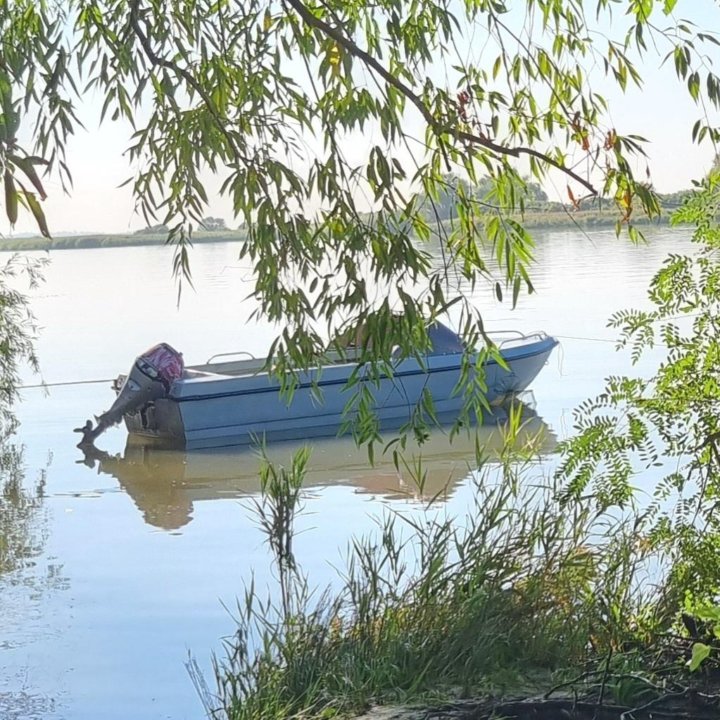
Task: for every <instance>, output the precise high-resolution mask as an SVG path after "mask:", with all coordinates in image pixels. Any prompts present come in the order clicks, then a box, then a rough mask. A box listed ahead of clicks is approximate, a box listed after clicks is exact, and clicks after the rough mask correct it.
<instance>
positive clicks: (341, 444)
mask: <svg viewBox="0 0 720 720" xmlns="http://www.w3.org/2000/svg"><path fill="white" fill-rule="evenodd" d="M519 405H520V407H521V409H522V428H521V430H520V432H519V433H518V436H517V439H516V443H515V448H516V449H522V450H524V451H527V452H528V453H530V454H534V455H535V456H539V455H543V454H547V453H550V452H552V450H553V449H554V447H555V445H556V442H557V439H556V437H555V435H554V434H553V433H552V431H551V430H550V428H549V427H548V425H547V424H546V423H545V422H544V421H543V420H542V418H541V417H540V416H539V415H537V413H536V412H535V411H534V410H533V409H531V408H530V407H528V406H527V405H525V404H524V403H520V404H519ZM506 423H507V415H506V414H505V413H504V411H502V410H500V411H498V413H497V414H496V415H494V416H493V417H491V418H488V419H487V421H486V423H485V424H483V425H480V426H477V427H472V428H470V429H469V430H461V432H459V433H458V434H457V435H456V436H455V437H454V438H453V439H452V441H451V440H450V438H449V429H448V430H443V429H436V430H433V431H431V432H430V435H429V437H428V439H427V440H426V441H425V442H424V443H423V444H422V445H421V446H418V445H417V444H416V443H414V442H411V441H408V444H407V447H406V449H405V451H404V452H403V455H402V457H403V460H401V462H400V463H399V469H398V468H396V467H395V463H394V462H393V456H392V451H388V452H386V453H384V454H383V453H382V451H381V449H377V450H376V453H375V463H374V465H371V463H370V462H369V459H368V452H367V448H365V447H360V448H358V447H357V446H356V445H355V443H354V441H353V440H352V438H350V437H342V438H336V439H321V440H313V441H312V442H311V446H312V454H311V457H310V463H309V466H308V471H307V475H306V479H305V485H306V486H307V487H311V486H314V487H321V486H330V485H347V486H354V487H355V488H357V492H360V493H369V494H373V495H378V496H381V497H383V498H387V499H400V498H407V499H428V498H432V497H435V496H438V495H439V496H440V497H442V495H443V493H450V492H451V491H452V488H453V487H454V486H456V485H457V484H458V483H459V482H460V481H461V480H462V479H463V478H466V477H467V476H468V475H469V473H470V472H472V471H473V470H475V469H477V466H478V463H477V460H476V457H477V456H476V448H478V447H479V448H482V454H483V456H484V457H486V461H487V462H488V463H493V462H499V457H500V453H501V451H502V448H503V445H504V438H505V432H506V431H505V427H506ZM301 446H302V443H298V442H284V443H271V444H269V445H268V446H267V448H266V451H265V452H266V455H267V457H268V458H269V459H270V460H271V461H272V462H274V463H276V464H281V465H285V466H289V464H290V463H291V460H292V456H293V453H294V452H295V451H297V449H298V448H300V447H301ZM82 449H83V452H84V453H85V457H84V459H83V461H81V462H84V463H85V464H86V465H88V466H89V467H93V468H94V467H97V469H98V472H100V473H105V474H108V475H112V476H113V477H115V478H117V480H118V482H119V483H120V486H121V487H122V488H123V490H124V491H125V492H126V493H127V494H128V495H129V496H130V497H131V498H132V499H133V500H134V502H135V504H136V505H137V507H138V509H139V510H140V511H141V512H142V514H143V517H144V519H145V522H147V523H148V524H150V525H153V526H155V527H159V528H163V529H166V530H175V529H178V528H180V527H182V526H183V525H186V524H187V523H189V522H190V521H191V520H192V514H193V505H194V503H195V502H198V501H200V500H219V499H224V498H239V497H243V496H248V495H252V494H257V493H259V492H260V479H259V468H260V462H261V460H260V453H259V451H258V450H256V449H253V448H250V447H248V446H242V447H235V448H222V449H209V450H192V451H187V450H183V449H173V448H170V447H168V446H167V445H159V444H157V443H152V441H150V443H148V440H147V438H143V437H139V436H135V435H130V436H129V437H128V440H127V444H126V446H125V452H124V453H123V454H122V455H112V454H110V453H107V452H104V451H102V450H98V449H97V448H95V447H94V446H85V447H83V448H82ZM418 459H421V464H420V467H421V471H422V474H423V481H422V492H421V491H420V488H419V485H418V482H417V480H416V477H417V467H418Z"/></svg>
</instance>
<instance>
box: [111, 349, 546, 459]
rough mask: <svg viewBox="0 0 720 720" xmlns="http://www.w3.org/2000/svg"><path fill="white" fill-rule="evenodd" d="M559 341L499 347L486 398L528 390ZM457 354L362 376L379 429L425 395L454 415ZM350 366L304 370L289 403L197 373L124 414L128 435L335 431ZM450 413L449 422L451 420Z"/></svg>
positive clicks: (270, 382)
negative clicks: (388, 372)
mask: <svg viewBox="0 0 720 720" xmlns="http://www.w3.org/2000/svg"><path fill="white" fill-rule="evenodd" d="M556 344H557V341H556V340H555V339H554V338H551V337H547V336H543V337H542V338H541V339H539V340H538V341H536V342H533V343H529V344H525V345H520V346H517V347H512V348H509V349H507V350H502V349H501V355H502V358H503V360H504V365H505V366H504V367H503V365H501V364H500V363H498V362H497V361H496V360H492V359H489V360H487V361H486V362H485V363H484V370H485V384H486V390H485V393H484V394H485V397H486V398H487V400H488V402H489V403H491V404H497V403H499V402H502V401H503V400H505V399H506V398H507V397H508V396H511V395H514V394H516V393H519V392H522V391H523V390H525V389H526V388H527V387H528V385H529V384H530V383H531V382H532V380H533V379H534V378H535V377H536V376H537V374H538V373H539V372H540V370H541V369H542V367H543V365H544V364H545V363H546V362H547V359H548V357H549V355H550V353H551V352H552V350H553V348H554V347H555V345H556ZM462 358H463V356H462V354H461V353H453V354H446V355H434V356H429V357H428V358H427V360H426V364H425V366H424V367H421V366H420V365H419V363H418V362H417V361H415V360H412V359H408V360H404V361H402V362H400V363H398V364H397V365H396V366H395V368H394V372H393V375H392V377H381V378H380V379H377V380H372V379H369V378H364V379H363V378H361V379H360V381H359V382H360V383H363V384H364V385H365V386H366V389H367V390H369V392H370V394H371V395H372V398H373V404H374V411H375V413H376V415H377V417H378V420H379V422H380V426H381V429H385V430H389V429H392V428H397V427H400V426H401V425H402V424H403V423H405V422H407V421H408V420H410V418H411V413H412V411H413V409H414V408H415V406H416V404H417V403H418V401H419V400H420V399H421V398H422V396H423V393H424V392H425V391H429V393H430V394H431V397H432V399H433V405H434V408H435V411H436V414H437V415H438V416H440V417H442V418H443V419H444V420H446V421H447V420H453V419H454V417H456V416H457V414H458V413H459V411H460V410H461V408H462V407H463V404H464V402H465V397H464V395H463V394H462V393H459V392H458V381H459V380H460V377H461V368H462ZM355 368H356V366H355V365H354V364H342V365H330V366H327V367H324V368H323V369H322V371H321V372H314V373H304V374H300V375H299V377H298V383H297V386H296V388H295V391H294V393H293V396H292V399H291V401H290V402H288V401H287V400H286V399H284V398H283V397H281V395H280V392H279V384H278V382H277V381H276V380H274V379H273V378H272V377H270V376H269V375H268V374H267V373H265V372H259V373H254V374H249V375H241V376H232V375H223V374H216V373H198V375H197V376H194V377H188V378H183V379H182V380H179V381H176V382H175V383H174V384H173V386H172V387H171V390H170V393H169V396H168V397H166V398H161V399H157V400H155V401H154V403H152V404H151V405H149V406H146V407H145V408H143V409H141V410H139V411H137V412H134V413H132V414H127V415H126V416H125V422H126V425H127V428H128V430H129V431H130V432H131V433H136V434H138V435H143V436H149V437H157V438H163V439H165V440H172V441H174V442H176V443H178V444H184V445H185V447H188V448H192V447H203V448H205V447H223V446H227V445H241V444H247V443H250V442H253V441H254V440H255V439H257V438H264V439H266V440H295V439H303V438H310V437H327V436H333V435H336V434H338V432H339V430H340V428H341V427H342V425H343V423H344V421H345V420H347V419H348V415H347V412H348V411H347V405H348V402H349V401H350V400H351V398H352V396H353V394H354V393H355V392H356V391H357V387H358V386H357V385H355V386H354V387H348V386H347V381H348V378H349V377H350V375H351V373H352V371H353V370H354V369H355ZM453 416H454V417H453Z"/></svg>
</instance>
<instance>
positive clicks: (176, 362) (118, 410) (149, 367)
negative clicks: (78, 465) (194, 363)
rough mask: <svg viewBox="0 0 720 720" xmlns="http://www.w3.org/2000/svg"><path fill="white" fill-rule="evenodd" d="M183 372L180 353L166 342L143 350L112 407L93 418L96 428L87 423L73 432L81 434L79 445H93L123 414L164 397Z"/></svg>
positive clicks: (89, 422)
mask: <svg viewBox="0 0 720 720" xmlns="http://www.w3.org/2000/svg"><path fill="white" fill-rule="evenodd" d="M184 369H185V364H184V362H183V356H182V353H179V352H178V351H177V350H175V349H174V348H172V347H170V345H168V344H167V343H160V344H159V345H155V346H154V347H152V348H150V349H149V350H147V351H145V352H144V353H143V354H142V355H140V356H139V357H138V358H136V360H135V362H134V363H133V366H132V368H131V369H130V372H129V373H128V375H127V377H125V379H124V381H123V383H122V385H121V386H120V389H119V390H118V396H117V398H116V400H115V402H114V403H113V404H112V407H111V408H110V409H109V410H107V411H106V412H104V413H102V414H101V415H100V416H99V417H96V418H95V419H96V420H97V426H96V427H95V428H93V427H92V422H91V421H90V420H88V421H87V423H86V424H85V426H84V427H82V428H76V429H75V431H76V432H80V433H82V435H83V438H82V440H81V441H80V443H79V444H80V445H87V444H88V443H92V442H93V440H95V438H96V437H97V436H98V435H100V433H102V432H104V431H105V430H106V429H107V428H109V427H111V426H112V425H116V424H117V423H119V422H120V421H121V420H122V418H123V415H125V414H126V413H132V412H135V411H136V410H138V409H139V408H141V407H143V406H144V405H146V404H147V403H149V402H151V401H152V400H156V399H157V398H161V397H164V396H165V395H167V393H168V392H169V390H170V385H171V384H172V382H173V381H174V380H177V379H178V378H180V377H181V376H182V374H183V370H184Z"/></svg>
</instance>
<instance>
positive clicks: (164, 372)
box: [140, 343, 185, 385]
mask: <svg viewBox="0 0 720 720" xmlns="http://www.w3.org/2000/svg"><path fill="white" fill-rule="evenodd" d="M140 357H141V358H142V359H143V360H145V362H147V363H148V364H149V365H152V366H153V367H154V368H155V369H156V370H157V373H158V377H159V378H160V379H161V380H162V381H163V382H164V383H165V384H166V385H169V384H170V383H171V382H172V381H173V380H177V379H178V378H179V377H181V376H182V374H183V370H184V369H185V363H184V362H183V356H182V353H179V352H178V351H177V350H175V348H172V347H170V345H168V344H167V343H160V344H159V345H155V347H151V348H150V349H149V350H146V351H145V352H144V353H143V354H142V355H141V356H140Z"/></svg>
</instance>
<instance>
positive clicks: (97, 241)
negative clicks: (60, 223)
mask: <svg viewBox="0 0 720 720" xmlns="http://www.w3.org/2000/svg"><path fill="white" fill-rule="evenodd" d="M689 192H690V191H680V192H676V193H672V194H666V195H659V198H660V201H661V204H662V208H663V213H662V215H660V217H658V218H653V219H650V218H648V217H644V216H637V217H633V223H634V224H636V225H639V224H642V225H666V224H667V223H668V221H669V217H670V214H671V213H672V211H673V210H675V209H677V208H678V207H679V206H680V205H681V204H682V201H683V199H684V198H685V197H686V196H687V195H688V194H689ZM545 197H546V196H545V194H544V193H542V194H540V193H538V195H537V196H536V197H534V198H533V197H530V198H529V199H528V202H527V204H526V206H525V212H524V213H523V215H522V216H521V217H520V216H519V217H518V219H521V220H522V222H523V225H524V226H525V227H526V228H527V229H528V230H539V229H548V230H554V229H556V230H571V229H573V228H577V229H581V230H588V229H592V228H615V226H616V224H617V219H618V214H617V208H616V207H615V205H614V203H613V202H612V200H609V199H601V200H592V201H585V202H583V204H582V206H581V207H580V208H574V207H573V206H572V205H565V204H563V203H560V202H548V201H547V200H546V199H545ZM444 200H445V199H444V198H440V200H439V202H438V203H436V206H435V210H434V211H433V213H428V215H432V219H434V220H440V221H441V222H452V217H451V215H449V214H447V213H446V212H445V209H446V207H447V208H448V210H449V208H451V207H454V202H453V203H449V202H448V203H446V202H445V201H444ZM207 220H208V221H210V222H209V223H208V225H206V227H207V228H208V229H203V230H198V231H196V232H195V233H193V236H192V242H193V243H195V244H202V243H221V242H237V241H241V242H243V241H244V240H245V238H246V233H245V231H244V230H243V229H237V230H231V229H230V228H227V227H226V226H225V223H224V221H222V220H221V219H220V218H207ZM167 241H168V228H167V227H165V226H163V225H155V226H153V227H148V228H143V229H142V230H137V231H135V232H133V233H128V234H107V233H83V234H78V235H60V236H58V237H53V238H52V239H48V238H45V237H40V236H36V237H22V238H8V237H0V252H3V251H7V252H17V251H20V250H73V249H79V248H105V247H132V246H142V245H164V244H166V243H167Z"/></svg>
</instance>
